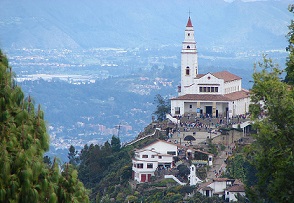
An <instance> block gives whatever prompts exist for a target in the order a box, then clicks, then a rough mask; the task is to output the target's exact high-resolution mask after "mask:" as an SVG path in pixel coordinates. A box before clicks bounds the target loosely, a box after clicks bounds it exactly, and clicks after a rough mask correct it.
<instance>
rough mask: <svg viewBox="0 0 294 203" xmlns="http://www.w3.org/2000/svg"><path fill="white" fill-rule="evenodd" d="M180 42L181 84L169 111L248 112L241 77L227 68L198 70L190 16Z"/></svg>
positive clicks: (215, 115)
mask: <svg viewBox="0 0 294 203" xmlns="http://www.w3.org/2000/svg"><path fill="white" fill-rule="evenodd" d="M182 45H183V46H182V52H181V86H179V87H178V97H175V98H172V99H171V114H172V115H173V116H177V115H183V114H185V113H194V115H197V116H198V117H199V116H200V115H206V116H213V117H232V116H236V115H241V114H246V113H248V111H249V103H250V97H249V91H248V90H245V89H242V78H241V77H239V76H237V75H234V74H232V73H230V72H228V71H221V72H215V73H212V72H208V73H206V74H199V73H198V53H197V48H196V42H195V39H194V28H193V25H192V22H191V19H190V17H189V19H188V23H187V25H186V29H185V39H184V41H183V43H182Z"/></svg>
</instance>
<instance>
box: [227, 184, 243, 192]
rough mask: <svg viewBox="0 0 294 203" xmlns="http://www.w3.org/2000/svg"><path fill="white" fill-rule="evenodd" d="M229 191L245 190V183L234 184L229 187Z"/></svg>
mask: <svg viewBox="0 0 294 203" xmlns="http://www.w3.org/2000/svg"><path fill="white" fill-rule="evenodd" d="M228 192H245V188H244V185H233V186H232V187H230V188H229V189H228Z"/></svg>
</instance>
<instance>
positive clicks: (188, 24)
mask: <svg viewBox="0 0 294 203" xmlns="http://www.w3.org/2000/svg"><path fill="white" fill-rule="evenodd" d="M186 27H193V25H192V22H191V18H190V16H189V19H188V23H187V26H186Z"/></svg>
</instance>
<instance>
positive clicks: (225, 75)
mask: <svg viewBox="0 0 294 203" xmlns="http://www.w3.org/2000/svg"><path fill="white" fill-rule="evenodd" d="M212 75H214V76H215V77H217V78H219V79H223V80H224V82H229V81H233V80H240V79H242V78H240V77H239V76H237V75H234V74H232V73H230V72H228V71H221V72H216V73H212Z"/></svg>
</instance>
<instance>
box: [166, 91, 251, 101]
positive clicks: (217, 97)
mask: <svg viewBox="0 0 294 203" xmlns="http://www.w3.org/2000/svg"><path fill="white" fill-rule="evenodd" d="M247 97H250V95H249V91H248V90H245V89H243V90H241V91H238V92H233V93H230V94H225V95H222V94H185V95H182V96H179V97H175V98H172V99H171V100H198V101H235V100H238V99H243V98H247Z"/></svg>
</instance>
